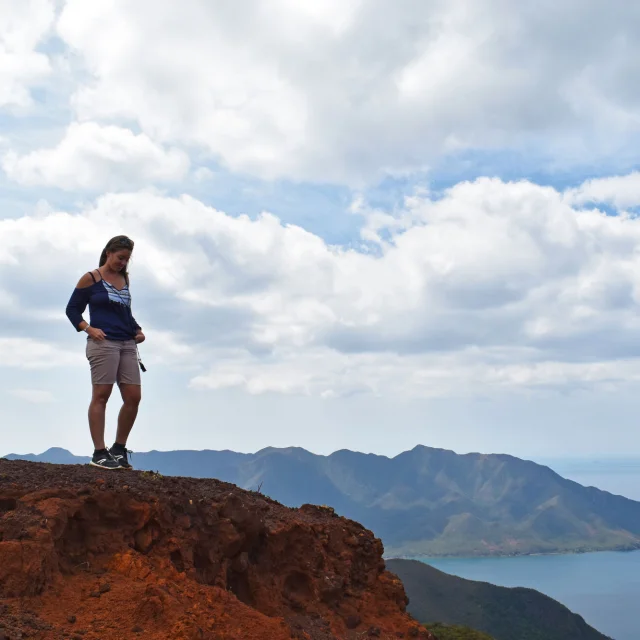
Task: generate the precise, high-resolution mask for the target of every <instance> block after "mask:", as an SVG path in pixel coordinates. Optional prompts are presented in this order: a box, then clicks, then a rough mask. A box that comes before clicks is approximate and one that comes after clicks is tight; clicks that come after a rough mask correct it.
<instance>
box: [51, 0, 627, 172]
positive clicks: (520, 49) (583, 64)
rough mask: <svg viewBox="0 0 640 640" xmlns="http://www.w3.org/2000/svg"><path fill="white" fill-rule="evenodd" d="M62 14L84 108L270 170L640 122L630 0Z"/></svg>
mask: <svg viewBox="0 0 640 640" xmlns="http://www.w3.org/2000/svg"><path fill="white" fill-rule="evenodd" d="M312 5H313V6H312ZM321 5H322V6H321ZM320 6H321V8H319V7H320ZM57 27H58V33H59V34H60V36H61V38H63V39H64V41H65V42H66V43H67V44H68V46H69V47H70V48H71V50H72V51H73V52H74V53H75V54H77V55H78V56H79V58H80V60H81V61H82V62H83V63H84V66H85V70H86V71H87V73H88V77H87V79H82V80H80V81H79V85H78V87H77V91H76V93H75V96H74V98H73V104H74V106H75V108H76V110H77V114H78V115H79V117H80V118H82V119H88V120H92V119H105V118H106V119H111V120H115V121H121V120H123V121H130V120H133V121H135V122H137V123H138V124H139V125H140V127H141V128H142V130H143V131H144V132H145V133H147V134H148V135H149V136H150V137H151V138H152V139H154V140H159V141H162V142H165V143H168V144H189V145H195V146H196V147H201V148H203V149H204V150H205V151H208V152H209V153H210V154H211V155H212V156H213V157H214V158H217V159H219V160H220V161H221V162H222V163H223V164H224V165H226V166H227V167H229V168H230V169H231V170H234V171H242V172H249V173H253V174H256V175H259V176H261V177H266V178H274V177H285V178H293V179H307V180H313V181H325V180H328V181H336V182H345V181H346V182H356V181H358V180H370V179H372V178H374V177H376V176H377V175H379V174H380V173H384V172H389V173H392V174H396V173H398V172H400V173H402V172H410V171H412V170H416V169H423V168H424V167H425V166H428V165H429V164H430V163H432V162H433V161H434V160H435V159H436V158H438V157H439V156H440V155H441V154H443V153H447V152H449V151H456V150H460V149H477V148H480V149H483V148H490V149H495V148H509V149H510V148H518V149H526V150H530V149H532V148H534V149H542V150H543V152H545V153H552V154H553V157H554V158H555V159H557V161H558V162H559V163H562V161H563V159H564V161H565V162H566V163H571V162H583V161H584V158H585V157H586V156H588V157H589V158H591V160H592V161H593V162H595V161H596V160H597V158H598V157H599V156H603V157H604V156H605V155H607V156H608V157H611V156H612V154H614V153H615V152H616V151H617V150H618V149H620V148H622V147H624V146H625V145H629V144H630V143H631V142H630V141H632V140H633V136H634V135H637V134H638V133H639V132H640V91H638V90H637V82H635V78H636V77H637V75H638V70H639V69H638V62H637V61H638V60H640V16H639V14H638V12H637V11H636V9H635V6H634V4H633V3H623V4H621V5H620V6H618V7H617V9H616V11H615V12H612V11H611V10H610V8H609V7H608V6H607V5H605V4H604V3H602V2H596V1H595V0H591V1H587V2H577V1H574V0H572V1H569V2H563V3H557V2H555V3H553V4H552V3H551V2H550V1H545V2H543V3H542V4H540V3H537V4H536V5H535V6H534V5H529V4H527V3H511V4H509V6H506V5H505V4H504V3H503V2H501V1H500V0H478V1H477V2H474V3H469V2H467V1H466V0H455V1H453V2H442V1H440V0H431V1H421V2H416V1H415V0H403V1H401V2H397V3H387V4H385V5H382V4H380V3H378V2H375V0H357V1H356V0H344V1H343V2H331V3H330V4H328V3H300V2H291V0H273V1H271V2H263V1H258V0H248V1H247V2H245V3H242V4H237V3H236V4H234V5H233V6H228V5H226V4H224V3H222V4H220V3H211V2H207V1H206V0H185V1H184V2H182V3H181V4H180V7H179V9H178V8H177V7H176V5H174V4H172V3H167V2H160V3H157V2H151V0H141V1H139V2H125V1H124V0H115V1H111V2H106V1H105V0H95V1H93V2H86V1H85V0H67V1H66V3H65V7H64V10H63V12H62V15H61V18H60V20H59V22H58V25H57ZM594 32H597V37H590V38H585V37H584V34H585V33H594ZM634 149H637V145H636V146H635V147H634ZM631 153H632V154H633V153H637V152H636V151H632V152H631Z"/></svg>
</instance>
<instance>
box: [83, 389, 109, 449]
mask: <svg viewBox="0 0 640 640" xmlns="http://www.w3.org/2000/svg"><path fill="white" fill-rule="evenodd" d="M112 389H113V385H112V384H94V385H93V394H92V396H91V404H90V405H89V431H91V439H92V440H93V446H94V447H95V449H96V450H100V449H106V445H105V442H104V420H105V414H106V411H107V401H108V400H109V396H110V395H111V390H112Z"/></svg>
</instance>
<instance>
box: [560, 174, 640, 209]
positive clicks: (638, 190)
mask: <svg viewBox="0 0 640 640" xmlns="http://www.w3.org/2000/svg"><path fill="white" fill-rule="evenodd" d="M565 197H566V198H567V200H568V201H569V202H571V203H574V204H585V203H589V202H596V203H605V204H611V205H613V206H614V207H616V208H619V209H624V208H628V207H637V206H640V172H638V171H634V172H633V173H630V174H629V175H626V176H612V177H606V178H594V179H593V180H587V181H586V182H583V183H582V184H581V185H580V186H578V187H575V188H574V189H569V190H567V192H566V194H565Z"/></svg>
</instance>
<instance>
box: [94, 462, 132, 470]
mask: <svg viewBox="0 0 640 640" xmlns="http://www.w3.org/2000/svg"><path fill="white" fill-rule="evenodd" d="M89 466H90V467H97V468H98V469H105V470H106V471H118V470H119V469H124V467H121V466H117V467H103V466H102V465H101V464H96V463H95V462H94V461H93V460H91V462H89Z"/></svg>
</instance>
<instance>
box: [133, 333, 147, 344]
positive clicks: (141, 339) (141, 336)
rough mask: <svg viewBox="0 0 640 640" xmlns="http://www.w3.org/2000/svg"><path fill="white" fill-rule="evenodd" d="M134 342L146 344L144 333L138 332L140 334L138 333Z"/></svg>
mask: <svg viewBox="0 0 640 640" xmlns="http://www.w3.org/2000/svg"><path fill="white" fill-rule="evenodd" d="M134 340H135V341H136V343H140V342H144V340H145V338H144V333H142V331H138V333H136V337H135V338H134Z"/></svg>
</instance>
